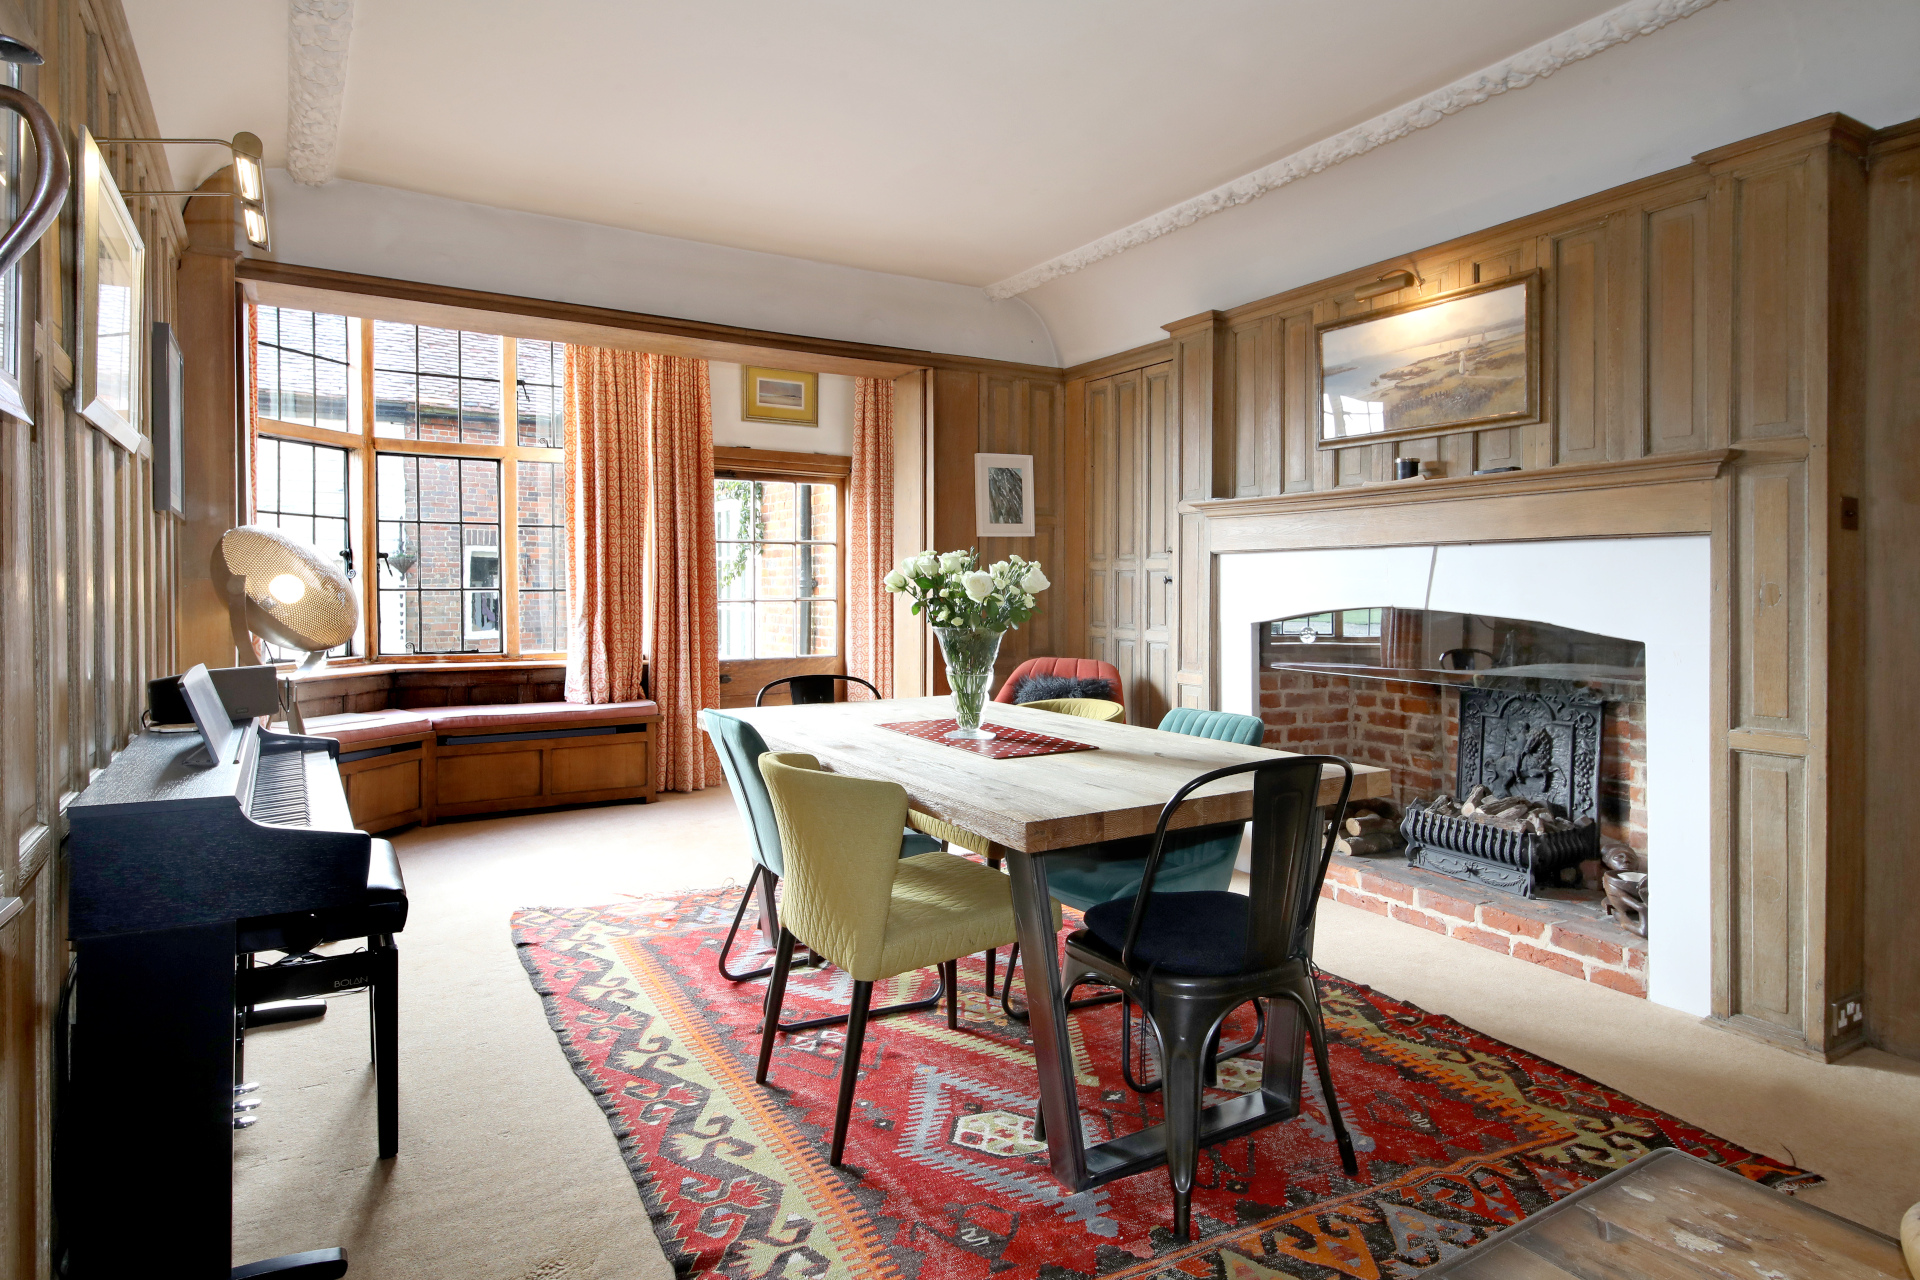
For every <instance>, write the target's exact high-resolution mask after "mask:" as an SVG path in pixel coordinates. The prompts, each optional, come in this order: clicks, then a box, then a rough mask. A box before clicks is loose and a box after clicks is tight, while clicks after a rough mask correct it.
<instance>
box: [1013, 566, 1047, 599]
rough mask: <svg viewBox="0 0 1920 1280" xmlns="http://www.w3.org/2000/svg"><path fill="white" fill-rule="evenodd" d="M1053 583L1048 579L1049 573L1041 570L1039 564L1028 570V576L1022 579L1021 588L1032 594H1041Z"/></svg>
mask: <svg viewBox="0 0 1920 1280" xmlns="http://www.w3.org/2000/svg"><path fill="white" fill-rule="evenodd" d="M1052 585H1053V584H1052V583H1051V582H1048V581H1047V575H1046V574H1045V573H1043V572H1041V570H1040V566H1039V565H1037V564H1036V565H1034V566H1033V567H1032V568H1031V569H1028V570H1027V576H1026V577H1024V578H1022V579H1020V589H1021V590H1022V591H1024V592H1026V593H1027V594H1028V595H1030V596H1036V595H1039V594H1040V593H1041V592H1042V591H1045V590H1046V589H1047V588H1048V587H1050V586H1052Z"/></svg>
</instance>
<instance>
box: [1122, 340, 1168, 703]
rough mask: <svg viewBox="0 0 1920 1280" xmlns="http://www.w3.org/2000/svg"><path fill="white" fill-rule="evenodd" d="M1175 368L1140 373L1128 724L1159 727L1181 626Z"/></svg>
mask: <svg viewBox="0 0 1920 1280" xmlns="http://www.w3.org/2000/svg"><path fill="white" fill-rule="evenodd" d="M1173 395H1174V380H1173V363H1172V362H1171V361H1169V362H1167V363H1166V364H1156V365H1153V366H1151V367H1149V368H1146V369H1142V370H1141V371H1140V423H1139V428H1138V429H1139V434H1140V458H1141V475H1140V480H1141V484H1140V513H1141V515H1140V526H1141V587H1142V590H1141V604H1142V609H1141V617H1140V655H1141V667H1140V672H1139V675H1138V677H1137V678H1136V679H1135V680H1134V682H1133V684H1132V686H1131V687H1129V688H1128V690H1127V710H1128V713H1129V714H1128V719H1130V720H1131V721H1132V722H1133V723H1134V724H1143V725H1148V726H1152V725H1157V724H1159V723H1160V719H1161V717H1162V716H1164V715H1166V714H1167V711H1168V709H1169V708H1171V707H1172V706H1173V705H1174V704H1175V689H1174V657H1173V652H1174V650H1173V636H1174V632H1175V629H1176V627H1177V625H1178V622H1179V608H1180V596H1179V590H1180V584H1179V582H1178V581H1177V577H1178V573H1179V570H1178V568H1177V566H1178V564H1179V554H1178V546H1179V540H1180V415H1179V414H1178V412H1176V411H1175V408H1174V402H1173Z"/></svg>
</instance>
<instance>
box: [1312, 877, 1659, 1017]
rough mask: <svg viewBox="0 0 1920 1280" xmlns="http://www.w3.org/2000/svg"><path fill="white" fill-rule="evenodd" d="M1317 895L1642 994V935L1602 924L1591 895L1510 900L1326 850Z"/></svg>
mask: <svg viewBox="0 0 1920 1280" xmlns="http://www.w3.org/2000/svg"><path fill="white" fill-rule="evenodd" d="M1320 893H1321V896H1322V897H1326V898H1332V899H1333V900H1334V901H1335V902H1342V903H1345V904H1346V905H1347V906H1350V907H1359V908H1360V909H1361V910H1363V911H1371V912H1373V913H1374V914H1375V915H1381V916H1387V917H1389V918H1390V919H1394V920H1398V921H1400V922H1401V923H1402V924H1411V925H1418V926H1419V927H1420V928H1423V929H1431V930H1432V931H1433V932H1435V933H1440V934H1445V935H1446V936H1447V937H1449V938H1457V939H1459V940H1460V941H1462V942H1471V943H1473V944H1474V945H1475V946H1480V947H1485V948H1487V950H1489V951H1497V952H1499V953H1500V954H1501V955H1506V956H1512V957H1513V958H1514V959H1516V960H1525V961H1527V962H1528V963H1529V964H1537V965H1543V966H1545V967H1546V968H1549V969H1553V970H1555V971H1557V972H1560V973H1564V974H1566V975H1568V976H1569V977H1574V978H1582V979H1585V980H1586V981H1588V982H1597V983H1599V984H1600V985H1601V986H1603V987H1611V988H1613V989H1614V990H1615V991H1624V992H1626V993H1627V994H1628V995H1632V996H1640V997H1642V998H1643V999H1644V998H1645V996H1646V994H1647V943H1646V939H1644V938H1641V937H1638V936H1636V935H1634V934H1631V933H1628V932H1627V931H1626V930H1625V929H1622V928H1620V927H1619V926H1617V925H1615V924H1612V923H1610V922H1609V921H1608V919H1607V917H1606V914H1605V912H1604V911H1603V909H1602V908H1601V906H1600V904H1599V902H1598V901H1597V896H1598V895H1595V894H1592V893H1586V892H1582V891H1579V890H1549V891H1547V892H1546V894H1545V895H1544V896H1542V897H1538V898H1518V897H1515V896H1513V895H1512V894H1507V893H1499V892H1496V891H1493V890H1487V889H1479V888H1476V887H1475V886H1473V885H1470V884H1466V883H1464V882H1462V881H1459V880H1453V879H1449V878H1448V877H1446V876H1441V875H1435V874H1434V873H1433V872H1431V871H1422V870H1420V869H1419V868H1418V867H1410V866H1408V865H1407V863H1406V862H1405V860H1403V859H1401V858H1398V857H1381V858H1350V857H1347V856H1345V855H1344V854H1335V855H1334V858H1333V866H1332V867H1330V868H1329V869H1328V871H1327V882H1326V884H1324V885H1322V886H1321V889H1320Z"/></svg>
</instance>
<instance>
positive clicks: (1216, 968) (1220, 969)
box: [1087, 889, 1251, 978]
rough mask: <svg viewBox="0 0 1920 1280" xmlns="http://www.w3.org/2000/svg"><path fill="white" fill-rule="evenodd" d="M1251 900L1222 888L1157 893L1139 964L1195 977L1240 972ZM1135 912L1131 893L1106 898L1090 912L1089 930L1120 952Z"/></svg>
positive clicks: (1136, 950)
mask: <svg viewBox="0 0 1920 1280" xmlns="http://www.w3.org/2000/svg"><path fill="white" fill-rule="evenodd" d="M1250 903H1251V899H1249V898H1247V897H1246V896H1245V895H1243V894H1238V893H1226V892H1223V891H1221V890H1217V889H1210V890H1206V891H1203V892H1199V893H1156V894H1154V895H1153V898H1152V900H1151V901H1150V902H1149V903H1148V904H1147V918H1146V921H1145V922H1144V923H1143V924H1142V925H1141V927H1140V938H1139V941H1137V942H1135V943H1134V946H1133V957H1134V961H1135V963H1136V964H1139V965H1142V966H1149V967H1152V968H1154V969H1156V970H1158V971H1159V972H1161V973H1172V974H1180V975H1182V976H1185V977H1192V978H1202V977H1219V976H1222V975H1224V974H1230V973H1239V972H1241V971H1242V970H1243V969H1245V967H1246V961H1247V908H1248V906H1249V905H1250ZM1132 914H1133V899H1132V898H1115V899H1114V900H1113V901H1111V902H1103V903H1101V904H1100V905H1099V906H1097V907H1095V908H1093V910H1091V911H1089V912H1087V932H1089V933H1091V934H1092V935H1093V936H1094V937H1096V938H1098V939H1099V940H1100V941H1101V942H1103V943H1105V944H1106V946H1107V949H1108V950H1110V951H1111V952H1112V953H1113V954H1114V955H1116V956H1118V955H1119V954H1120V949H1121V947H1123V946H1125V945H1126V941H1127V920H1128V918H1129V917H1131V916H1132Z"/></svg>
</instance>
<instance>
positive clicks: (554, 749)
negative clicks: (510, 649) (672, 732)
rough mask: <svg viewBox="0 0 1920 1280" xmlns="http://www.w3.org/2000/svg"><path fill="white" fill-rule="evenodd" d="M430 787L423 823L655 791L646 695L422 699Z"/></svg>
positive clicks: (646, 796)
mask: <svg viewBox="0 0 1920 1280" xmlns="http://www.w3.org/2000/svg"><path fill="white" fill-rule="evenodd" d="M419 714H420V715H423V716H425V717H426V718H427V719H428V720H430V721H431V722H432V723H433V732H434V747H433V754H434V786H433V797H432V801H431V803H429V805H428V806H427V816H426V817H425V818H423V819H422V822H423V823H425V822H432V821H433V820H434V819H436V818H442V817H453V816H455V815H459V814H469V813H505V812H509V811H512V810H517V809H549V808H552V807H554V806H555V805H563V804H592V803H595V802H599V801H606V800H641V801H647V800H652V799H653V797H654V790H653V740H654V736H655V735H656V734H657V733H658V732H659V729H658V726H659V723H660V708H659V707H658V706H657V705H656V704H655V703H653V702H651V701H644V700H643V701H636V702H607V703H592V704H588V703H577V702H522V703H507V704H502V705H500V706H491V707H484V706H483V707H428V708H422V709H421V711H420V712H419Z"/></svg>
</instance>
